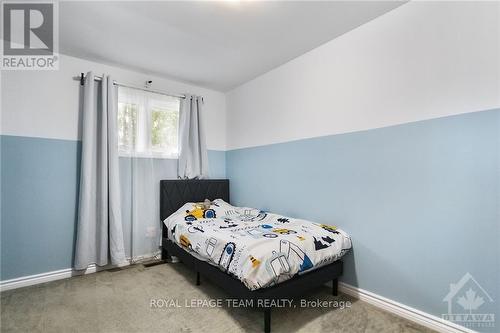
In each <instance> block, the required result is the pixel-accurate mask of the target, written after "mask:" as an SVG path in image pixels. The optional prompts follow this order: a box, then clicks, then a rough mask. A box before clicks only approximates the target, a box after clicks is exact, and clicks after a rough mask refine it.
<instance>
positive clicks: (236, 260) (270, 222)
mask: <svg viewBox="0 0 500 333" xmlns="http://www.w3.org/2000/svg"><path fill="white" fill-rule="evenodd" d="M164 223H165V226H166V228H167V229H168V238H169V240H171V241H172V242H174V243H176V244H177V245H179V246H180V247H181V248H183V249H184V250H186V251H187V252H189V253H190V254H191V255H193V256H194V257H195V258H197V259H199V260H203V261H205V262H208V263H210V264H212V265H214V266H218V267H219V268H220V269H221V270H222V271H224V272H226V273H228V274H230V275H232V276H234V277H236V278H238V279H239V280H240V281H241V282H242V283H243V284H244V285H245V286H246V287H247V288H248V289H249V290H257V289H261V288H266V287H271V286H274V285H276V284H279V283H281V282H284V281H286V280H289V279H291V278H292V277H294V276H297V275H302V274H306V273H307V272H310V271H313V270H315V269H318V268H320V267H323V266H326V265H328V264H331V263H333V262H335V261H337V260H339V259H340V258H341V257H342V256H343V255H344V254H346V253H347V252H348V251H349V249H350V248H351V238H350V237H349V235H347V234H346V233H345V232H344V231H342V230H341V229H338V228H336V227H335V226H331V225H325V224H319V223H314V222H310V221H306V220H301V219H295V218H290V217H285V216H281V215H277V214H273V213H268V212H263V211H260V210H258V209H254V208H248V207H236V206H232V205H230V204H228V203H227V202H225V201H223V200H221V199H216V200H214V201H212V202H211V203H210V204H209V205H200V204H196V203H186V204H184V205H183V206H182V207H181V208H179V209H178V210H177V211H176V212H175V213H174V214H172V215H170V216H169V217H168V218H167V219H165V220H164Z"/></svg>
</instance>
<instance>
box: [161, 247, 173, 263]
mask: <svg viewBox="0 0 500 333" xmlns="http://www.w3.org/2000/svg"><path fill="white" fill-rule="evenodd" d="M161 260H163V261H164V262H170V261H171V260H172V258H171V257H170V256H169V254H168V252H167V250H165V249H164V248H162V249H161Z"/></svg>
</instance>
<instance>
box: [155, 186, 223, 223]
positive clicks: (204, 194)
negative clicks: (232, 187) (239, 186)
mask: <svg viewBox="0 0 500 333" xmlns="http://www.w3.org/2000/svg"><path fill="white" fill-rule="evenodd" d="M205 199H209V200H214V199H222V200H224V201H226V202H229V180H228V179H189V180H180V179H176V180H161V181H160V219H161V224H162V225H163V221H164V220H165V219H166V218H167V217H169V216H170V215H172V214H173V213H175V212H176V211H177V210H178V209H179V208H181V207H182V206H183V205H184V204H185V203H186V202H201V201H203V200H205Z"/></svg>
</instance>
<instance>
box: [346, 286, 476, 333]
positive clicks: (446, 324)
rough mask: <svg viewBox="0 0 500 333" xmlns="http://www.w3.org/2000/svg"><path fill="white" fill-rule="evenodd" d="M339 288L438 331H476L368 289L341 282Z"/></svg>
mask: <svg viewBox="0 0 500 333" xmlns="http://www.w3.org/2000/svg"><path fill="white" fill-rule="evenodd" d="M339 290H340V291H341V292H343V293H345V294H347V295H350V296H352V297H354V298H356V299H359V300H361V301H364V302H366V303H369V304H371V305H374V306H376V307H378V308H381V309H383V310H385V311H387V312H391V313H393V314H395V315H398V316H400V317H403V318H406V319H408V320H411V321H413V322H415V323H417V324H420V325H422V326H425V327H428V328H430V329H433V330H436V331H438V332H460V333H476V331H473V330H471V329H468V328H466V327H463V326H460V325H458V324H455V323H453V322H451V321H448V320H444V319H442V318H439V317H437V316H434V315H431V314H429V313H426V312H423V311H420V310H417V309H415V308H412V307H409V306H407V305H404V304H401V303H399V302H396V301H393V300H391V299H388V298H385V297H383V296H380V295H377V294H374V293H372V292H369V291H367V290H364V289H361V288H357V287H353V286H351V285H349V284H347V283H343V282H339Z"/></svg>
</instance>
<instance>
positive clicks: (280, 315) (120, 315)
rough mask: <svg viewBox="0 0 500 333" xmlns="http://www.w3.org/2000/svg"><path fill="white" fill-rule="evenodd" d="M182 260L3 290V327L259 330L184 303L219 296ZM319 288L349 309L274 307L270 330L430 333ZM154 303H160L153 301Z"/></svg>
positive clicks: (246, 315)
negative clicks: (198, 282)
mask: <svg viewBox="0 0 500 333" xmlns="http://www.w3.org/2000/svg"><path fill="white" fill-rule="evenodd" d="M194 280H195V276H194V273H193V272H192V271H190V270H189V269H187V268H186V267H185V266H184V265H182V264H166V265H159V266H153V267H150V268H145V267H143V266H141V265H137V266H134V267H131V268H128V269H123V270H120V271H114V272H110V271H106V272H100V273H96V274H89V275H86V276H78V277H74V278H71V279H66V280H60V281H54V282H50V283H46V284H41V285H37V286H32V287H26V288H21V289H16V290H10V291H5V292H3V293H2V294H1V307H2V308H1V321H0V325H1V332H65V333H66V332H227V333H229V332H231V333H232V332H263V327H264V324H263V313H262V312H261V311H258V310H252V309H244V308H234V307H231V308H229V307H227V306H226V304H225V301H222V302H223V304H224V305H225V306H224V307H223V308H193V307H185V302H186V300H187V302H188V303H189V302H191V301H192V300H193V301H196V300H198V299H201V300H209V299H217V298H220V299H224V297H225V296H226V295H225V294H224V291H222V290H220V289H218V288H217V287H215V286H212V285H211V284H210V283H209V282H208V281H206V280H203V277H202V285H201V286H199V287H197V286H195V284H194ZM330 294H331V292H330V289H329V288H327V287H324V288H320V289H318V290H317V291H315V292H314V293H313V294H311V295H310V296H309V297H308V299H309V300H316V299H321V300H331V301H334V300H343V301H351V302H352V306H351V307H350V308H344V309H340V308H334V307H329V308H302V307H300V305H298V304H299V303H297V304H296V305H297V307H296V308H279V309H273V312H272V323H271V328H272V332H305V333H310V332H430V331H429V330H427V329H425V328H423V327H421V326H418V325H416V324H413V323H411V322H409V321H407V320H405V319H402V318H399V317H397V316H394V315H391V314H389V313H387V312H384V311H381V310H379V309H377V308H375V307H372V306H371V305H369V304H367V303H364V302H362V301H357V300H354V299H352V298H349V297H348V296H346V295H341V296H339V297H333V296H330ZM152 299H153V300H158V299H162V300H172V299H173V300H178V305H179V306H180V307H160V308H153V307H152V306H151V302H152V301H151V300H152ZM157 305H162V304H161V301H157Z"/></svg>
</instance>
